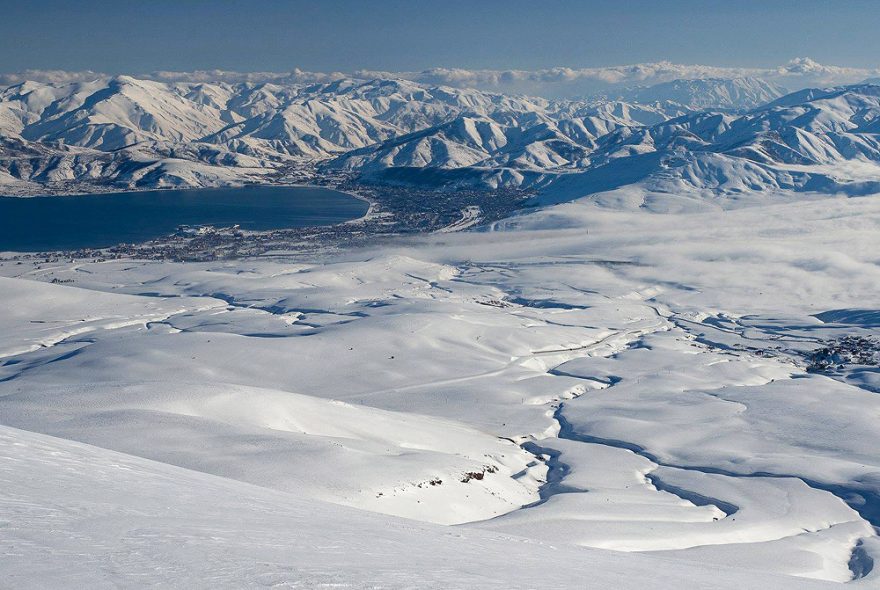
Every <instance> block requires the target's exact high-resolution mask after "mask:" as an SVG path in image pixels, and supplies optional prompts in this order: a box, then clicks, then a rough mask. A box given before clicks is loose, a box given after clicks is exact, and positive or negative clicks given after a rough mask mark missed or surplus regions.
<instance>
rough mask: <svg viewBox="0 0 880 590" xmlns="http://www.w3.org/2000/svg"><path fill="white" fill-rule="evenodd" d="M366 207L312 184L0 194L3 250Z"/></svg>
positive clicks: (307, 219)
mask: <svg viewBox="0 0 880 590" xmlns="http://www.w3.org/2000/svg"><path fill="white" fill-rule="evenodd" d="M368 207H369V205H368V204H367V203H366V202H364V201H362V200H360V199H357V198H355V197H353V196H351V195H347V194H345V193H341V192H339V191H335V190H331V189H326V188H320V187H310V186H245V187H236V188H209V189H186V190H160V191H142V192H124V193H102V194H93V195H77V196H48V197H27V198H20V197H0V251H16V252H42V251H54V250H75V249H79V248H102V247H108V246H113V245H116V244H120V243H139V242H144V241H147V240H151V239H154V238H158V237H161V236H164V235H168V234H171V233H173V232H174V231H175V230H176V229H177V228H178V227H179V226H181V225H190V226H192V225H212V226H216V227H229V226H232V225H239V226H241V228H242V229H246V230H256V231H266V230H273V229H284V228H296V227H307V226H317V225H335V224H338V223H342V222H345V221H349V220H352V219H357V218H358V217H361V216H363V215H364V214H365V213H366V212H367V209H368Z"/></svg>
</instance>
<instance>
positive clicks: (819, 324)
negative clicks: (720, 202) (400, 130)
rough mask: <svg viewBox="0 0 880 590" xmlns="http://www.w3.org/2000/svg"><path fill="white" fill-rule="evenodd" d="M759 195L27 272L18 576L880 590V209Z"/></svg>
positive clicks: (2, 468)
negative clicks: (731, 205) (203, 258)
mask: <svg viewBox="0 0 880 590" xmlns="http://www.w3.org/2000/svg"><path fill="white" fill-rule="evenodd" d="M630 190H632V191H636V189H630ZM636 192H637V191H636ZM690 196H691V197H693V198H696V197H697V196H699V195H695V194H692V195H690ZM681 197H682V198H687V197H688V195H684V194H683V195H682V196H681ZM765 197H766V201H765V202H764V203H763V204H758V205H757V206H753V207H745V208H739V209H731V210H725V211H717V210H711V211H693V212H687V211H685V212H679V213H677V214H675V215H658V214H656V213H652V212H649V211H644V210H641V209H637V210H613V209H610V208H607V207H599V206H597V205H596V203H595V202H593V201H591V200H590V199H582V200H579V201H576V202H574V203H569V204H565V205H559V206H555V207H549V208H545V209H542V210H539V211H533V212H531V213H530V214H528V215H520V216H517V217H514V218H511V219H509V220H506V221H504V222H502V223H498V224H495V225H494V226H493V227H492V228H490V229H491V230H493V231H484V232H476V233H444V234H435V235H427V236H422V237H420V238H414V239H410V240H408V241H406V242H405V243H390V244H385V245H382V246H377V247H375V248H374V249H372V250H357V251H351V252H348V253H346V254H345V255H341V256H340V255H338V256H336V257H333V258H326V259H321V260H315V261H312V262H302V261H299V262H296V261H287V260H285V259H283V258H280V257H273V258H271V259H250V260H231V261H223V262H210V263H169V262H146V261H136V260H113V261H101V260H94V259H88V260H74V261H70V260H52V261H45V260H44V259H28V260H20V261H16V260H14V259H9V260H6V261H3V262H2V263H0V275H2V276H3V277H5V278H0V292H2V293H3V295H4V306H3V309H2V311H0V427H2V428H0V480H2V486H3V490H4V499H3V501H2V502H0V522H2V523H3V526H2V527H0V545H2V546H3V547H5V548H6V549H5V552H6V555H5V557H4V559H3V561H2V564H3V565H2V569H3V572H4V574H5V575H7V576H8V577H10V578H9V579H11V580H13V581H14V585H15V586H16V587H53V586H62V585H71V584H73V585H80V586H88V587H104V586H107V587H111V586H112V587H120V586H123V587H134V586H139V587H140V586H143V585H149V584H155V585H180V584H185V585H187V586H194V587H201V586H209V587H218V586H220V587H232V586H236V587H238V586H247V585H256V584H270V583H271V584H275V585H282V586H283V585H288V586H293V587H297V586H300V587H316V586H319V585H321V584H324V585H329V584H332V585H334V586H335V587H342V588H367V587H387V588H412V587H420V588H421V587H430V588H470V587H474V586H475V585H476V586H480V587H490V588H492V587H499V588H537V587H544V586H547V585H550V584H552V585H554V586H558V587H582V586H585V587H588V588H589V587H596V588H609V587H613V588H630V587H632V588H645V587H648V588H651V587H657V588H670V587H676V588H704V587H705V588H737V589H746V588H747V589H751V588H755V589H759V588H788V587H791V588H811V587H816V588H820V587H840V586H839V583H841V582H847V581H851V584H852V585H854V586H855V587H865V588H871V587H876V586H877V583H878V570H877V569H876V568H875V567H874V563H876V560H877V559H878V558H880V543H878V537H877V529H876V528H875V527H877V526H878V525H880V516H878V515H880V475H878V474H880V458H878V455H877V452H876V449H877V447H878V445H880V431H878V429H877V419H878V416H880V398H878V397H877V391H880V379H878V374H880V373H878V371H880V367H878V366H877V365H876V362H877V361H876V360H875V359H876V358H877V356H876V355H877V354H880V328H878V322H877V315H878V311H877V308H878V302H877V293H878V292H880V271H878V267H877V264H876V262H877V261H876V252H877V239H878V238H877V236H878V235H880V201H878V198H877V197H876V196H872V197H867V198H862V199H852V198H843V197H829V196H827V195H826V196H824V197H823V196H819V195H813V196H812V198H811V199H808V200H804V201H802V202H801V201H798V202H793V203H792V202H784V201H785V199H781V200H780V201H781V202H778V203H774V202H773V201H774V200H775V197H776V195H775V194H768V195H765ZM768 201H769V203H768ZM18 262H21V263H20V264H19V263H18ZM53 281H54V282H55V283H61V284H52V282H53ZM826 361H827V362H826ZM823 362H824V364H823ZM355 509H360V510H355ZM401 516H403V517H406V518H408V519H412V520H406V521H404V520H400V519H399V517H401ZM440 524H455V525H456V526H453V527H443V526H438V525H440ZM607 550H614V551H618V552H619V553H609V552H607ZM585 571H587V572H589V578H588V579H585V577H584V576H585V574H584V572H585ZM790 576H797V578H793V577H790Z"/></svg>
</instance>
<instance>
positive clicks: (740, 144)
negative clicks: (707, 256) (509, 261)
mask: <svg viewBox="0 0 880 590" xmlns="http://www.w3.org/2000/svg"><path fill="white" fill-rule="evenodd" d="M878 117H880V86H877V85H873V84H870V83H865V84H860V85H854V86H846V87H838V88H833V89H806V90H800V91H797V92H794V93H791V94H785V91H784V90H783V89H782V88H781V87H779V86H778V85H776V84H773V83H769V82H766V81H763V80H760V79H755V78H747V77H743V78H733V79H715V78H707V79H699V80H676V81H672V82H666V83H662V84H659V85H655V86H650V87H634V88H630V89H626V90H623V91H620V92H618V93H616V94H610V93H606V94H605V95H597V96H593V97H590V98H586V99H580V100H548V99H544V98H534V97H524V96H506V95H503V94H496V93H490V92H484V91H479V90H473V89H461V88H453V87H449V86H432V85H427V84H421V83H417V82H413V81H409V80H403V79H381V78H377V79H371V80H364V79H356V78H342V79H335V80H332V81H326V82H289V83H283V84H276V83H270V82H260V83H254V82H237V83H229V82H217V83H208V82H201V81H200V82H161V81H155V80H144V79H136V78H132V77H130V76H115V77H109V78H98V79H96V80H92V81H74V82H69V83H65V82H61V83H45V82H34V81H25V82H20V83H18V84H14V85H12V86H8V87H6V88H4V89H2V90H0V183H3V184H4V185H6V187H7V188H9V189H10V191H13V192H28V191H30V192H34V191H37V192H38V191H39V190H40V188H41V187H42V186H43V185H47V184H49V185H52V184H58V183H67V182H71V181H85V182H91V183H109V184H111V185H113V186H118V187H121V188H135V187H165V186H213V185H224V184H236V183H242V182H269V181H272V180H274V179H277V178H279V177H281V176H283V174H284V173H285V172H286V171H288V170H290V169H292V168H293V169H295V168H302V167H308V166H315V165H317V166H318V168H319V170H321V171H324V172H333V173H338V172H340V171H341V172H344V173H347V174H351V175H355V176H358V177H360V178H362V179H364V180H367V181H371V182H384V183H404V184H414V185H429V186H441V187H442V186H450V185H452V186H468V187H484V188H496V187H500V186H509V187H523V188H532V189H540V190H542V191H545V192H547V193H549V194H553V193H554V192H555V193H557V194H560V195H570V196H583V195H587V194H591V193H596V192H601V191H606V190H609V189H614V188H617V187H619V186H623V185H628V184H632V183H642V184H644V185H645V186H646V187H648V188H649V189H650V190H656V191H668V190H671V189H674V188H675V187H678V186H682V185H686V186H688V187H691V188H694V187H695V188H698V189H700V188H711V189H713V190H716V191H720V192H721V193H724V192H729V193H739V192H743V191H754V190H763V189H767V188H783V189H792V190H817V189H821V190H844V191H846V192H859V191H865V190H873V188H876V187H877V186H878V181H880V175H878V172H877V170H878V168H877V162H878V161H880V135H878V134H880V118H878ZM832 167H833V169H832Z"/></svg>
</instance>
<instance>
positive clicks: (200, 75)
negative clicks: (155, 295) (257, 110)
mask: <svg viewBox="0 0 880 590" xmlns="http://www.w3.org/2000/svg"><path fill="white" fill-rule="evenodd" d="M103 76H106V74H100V73H96V72H92V71H85V72H65V71H59V70H26V71H24V72H18V73H12V74H0V85H10V84H17V83H19V82H22V81H24V80H33V81H37V82H46V83H53V84H61V83H69V82H80V81H89V80H94V79H96V78H99V77H103ZM875 76H880V68H874V69H868V68H851V67H845V66H829V65H823V64H820V63H817V62H815V61H813V60H812V59H810V58H807V57H801V58H796V59H793V60H791V61H789V62H788V63H785V64H783V65H780V66H777V67H772V68H738V67H718V66H708V65H699V64H676V63H672V62H668V61H661V62H655V63H643V64H631V65H622V66H609V67H601V68H580V69H574V68H565V67H557V68H548V69H543V70H466V69H460V68H433V69H430V70H424V71H421V72H386V71H374V70H359V71H356V72H353V73H349V74H346V73H342V72H330V73H323V72H307V71H303V70H299V69H296V70H293V71H292V72H229V71H224V70H198V71H195V72H168V71H157V72H151V73H148V74H140V75H138V77H142V78H148V79H153V80H161V81H165V82H226V83H230V84H237V83H244V82H250V83H261V82H274V83H277V84H285V83H287V84H290V83H300V84H307V83H320V82H331V81H334V80H339V79H342V78H345V77H354V78H363V79H371V78H401V79H405V80H411V81H413V82H418V83H421V84H429V85H444V86H454V87H457V88H477V89H480V90H488V91H493V92H502V93H512V94H532V95H537V96H546V97H551V98H553V97H573V96H580V95H587V94H592V93H594V92H599V91H602V90H606V89H608V88H611V87H616V86H633V85H644V86H649V85H652V84H659V83H662V82H668V81H670V80H675V79H681V78H685V79H693V78H740V77H757V78H763V79H765V80H767V81H770V82H775V83H777V84H779V85H781V86H783V87H785V88H788V89H789V90H797V89H800V88H806V87H810V86H834V85H839V84H852V83H855V82H859V81H861V80H864V79H866V78H870V77H875Z"/></svg>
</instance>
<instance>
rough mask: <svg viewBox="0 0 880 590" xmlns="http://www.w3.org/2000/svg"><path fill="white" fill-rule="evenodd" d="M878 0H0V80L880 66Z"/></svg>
mask: <svg viewBox="0 0 880 590" xmlns="http://www.w3.org/2000/svg"><path fill="white" fill-rule="evenodd" d="M878 31H880V2H878V0H839V1H818V0H797V1H789V0H775V1H774V0H765V1H763V2H758V1H753V0H736V1H728V2H721V1H708V0H704V1H699V2H698V1H692V0H653V1H641V0H634V1H629V2H627V1H624V0H618V1H617V2H610V1H585V0H582V1H569V2H563V1H559V0H530V1H520V0H504V1H495V0H484V1H479V0H470V1H469V2H465V1H459V0H445V1H440V0H434V1H419V0H411V1H408V2H405V1H398V0H363V1H350V0H336V1H334V0H325V1H311V2H304V1H300V0H291V1H288V2H282V1H267V0H249V1H244V0H242V1H233V0H213V1H207V0H176V1H168V0H150V1H143V0H142V1H138V2H134V1H129V0H115V1H113V2H104V1H93V2H87V1H85V0H84V1H77V2H72V1H69V0H65V1H48V0H47V1H40V0H30V1H19V0H0V72H12V71H19V70H22V69H29V68H33V69H68V70H83V69H92V70H97V71H104V72H110V73H118V72H131V73H137V72H147V71H153V70H160V69H162V70H193V69H213V68H218V69H227V70H238V71H259V70H271V71H289V70H291V69H293V68H296V67H298V68H301V69H306V70H314V71H333V70H339V71H353V70H357V69H360V68H367V69H382V70H391V71H403V70H421V69H426V68H430V67H435V66H441V67H461V68H493V69H494V68H497V69H507V68H513V69H540V68H546V67H553V66H567V67H572V68H580V67H596V66H605V65H617V64H629V63H639V62H649V61H651V62H653V61H660V60H670V61H673V62H678V63H703V64H709V65H719V66H749V67H752V66H754V67H761V66H775V65H779V64H781V63H783V62H786V61H788V60H789V59H791V58H793V57H796V56H809V57H811V58H813V59H815V60H817V61H819V62H822V63H832V64H839V65H848V66H855V67H876V66H877V65H880V34H878Z"/></svg>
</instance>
